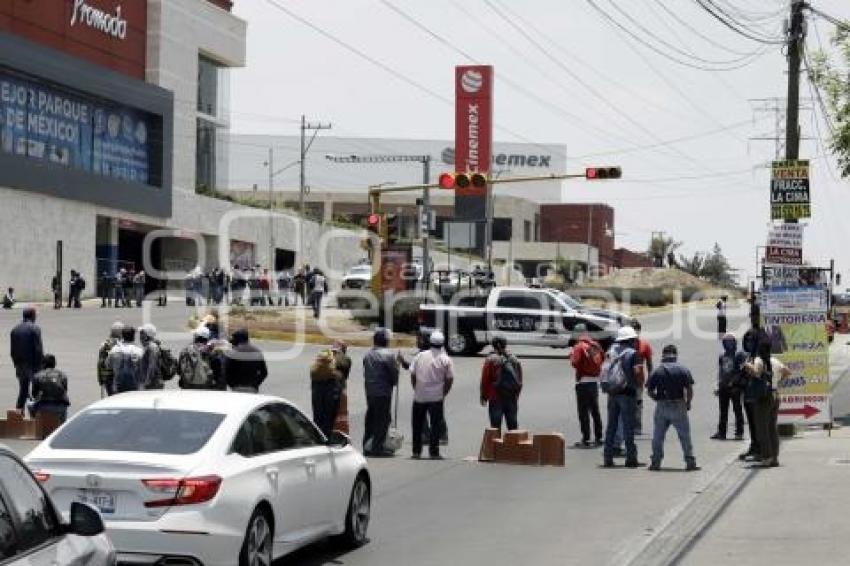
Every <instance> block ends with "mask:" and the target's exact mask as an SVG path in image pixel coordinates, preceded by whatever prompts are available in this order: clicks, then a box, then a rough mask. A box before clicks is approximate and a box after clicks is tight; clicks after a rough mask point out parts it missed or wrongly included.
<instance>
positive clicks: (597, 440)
mask: <svg viewBox="0 0 850 566" xmlns="http://www.w3.org/2000/svg"><path fill="white" fill-rule="evenodd" d="M604 444H605V441H604V440H599V439H598V438H597V439H596V440H594V441H593V445H594V446H603V445H604Z"/></svg>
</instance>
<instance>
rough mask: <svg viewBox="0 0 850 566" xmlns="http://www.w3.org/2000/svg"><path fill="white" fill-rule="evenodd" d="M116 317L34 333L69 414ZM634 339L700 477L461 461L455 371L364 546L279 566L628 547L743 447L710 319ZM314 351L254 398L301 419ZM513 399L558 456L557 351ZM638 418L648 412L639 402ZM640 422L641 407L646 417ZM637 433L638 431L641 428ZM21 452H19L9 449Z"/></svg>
mask: <svg viewBox="0 0 850 566" xmlns="http://www.w3.org/2000/svg"><path fill="white" fill-rule="evenodd" d="M189 313H190V310H189V309H186V308H183V307H169V308H168V309H164V310H163V309H154V310H153V311H151V314H152V316H153V322H154V324H156V325H157V326H158V327H159V328H160V330H161V331H169V332H171V333H173V335H169V336H168V337H167V340H166V341H167V342H168V343H169V344H171V345H172V346H173V347H174V348H175V349H176V348H178V347H179V346H180V345H182V343H185V341H187V340H188V334H186V320H187V318H188V315H189ZM19 315H20V313H19V312H14V311H13V312H2V313H0V335H2V336H7V335H8V330H9V329H10V328H11V326H12V325H13V324H14V322H16V321H17V318H18V317H19ZM743 315H744V313H743V311H741V312H734V313H732V317H731V320H730V322H731V323H732V324H733V327H734V325H736V324H739V323H740V324H743V321H744V316H743ZM116 317H123V318H124V319H125V320H126V321H128V322H131V323H139V322H141V319H142V310H141V309H139V310H131V311H122V310H109V311H108V312H104V311H103V310H101V309H98V308H84V309H82V310H81V311H68V310H64V309H63V310H62V311H59V312H55V311H52V310H45V311H43V312H42V313H41V319H40V322H41V325H42V328H43V333H44V340H45V347H46V349H47V350H48V351H50V352H53V353H55V354H56V355H57V357H58V359H59V362H60V366H61V367H62V368H63V369H65V370H66V371H68V373H69V374H70V376H71V396H72V401H73V407H72V409H73V410H78V409H79V408H81V407H83V406H85V404H87V403H89V402H91V401H93V400H94V399H96V398H97V397H98V396H99V394H98V388H97V384H96V380H95V377H94V371H93V368H94V365H95V358H96V352H97V348H98V346H99V344H100V341H101V340H102V339H103V337H104V336H105V335H106V333H107V330H108V327H109V324H110V323H111V322H112V321H113V320H114V319H115V318H116ZM643 324H644V334H645V336H647V338H649V339H650V341H651V343H652V344H653V347H654V348H655V350H656V352H657V353H658V352H660V350H661V346H662V345H663V344H665V343H667V342H671V341H672V342H675V343H677V344H678V345H679V348H680V352H681V359H682V360H683V361H684V362H685V363H686V364H687V365H689V366H690V367H691V369H692V371H693V373H694V377H695V379H696V380H697V387H696V391H697V399H696V402H695V405H694V409H693V411H692V427H693V436H694V443H695V447H696V454H697V459H698V462H699V464H700V465H702V466H703V471H701V472H697V473H680V469H681V468H682V467H683V462H682V459H681V452H680V450H679V448H678V444H677V442H676V440H675V435H674V436H673V437H668V442H667V445H666V452H667V454H668V458H667V459H666V460H665V465H666V466H667V467H668V470H667V471H666V473H658V474H653V473H650V472H647V471H646V470H645V469H638V470H627V469H624V468H620V469H614V470H607V469H601V468H599V465H600V464H601V453H600V451H598V450H574V449H570V450H568V453H567V466H566V468H529V467H519V466H507V465H487V464H479V463H477V462H474V461H469V460H468V457H471V456H474V455H475V454H477V451H478V445H479V442H480V437H481V432H482V430H483V428H484V426H486V411H485V409H483V408H481V407H480V406H479V405H478V379H479V375H480V373H479V372H480V366H481V362H482V358H481V357H478V358H459V359H457V360H456V374H457V380H456V385H455V388H454V389H453V391H452V393H451V395H450V397H449V399H448V401H447V421H448V425H449V429H450V437H451V442H450V445H449V446H448V447H447V451H446V454H447V456H448V457H449V458H448V459H447V460H445V461H442V462H431V461H412V460H409V459H408V458H407V453H408V452H409V447H407V446H406V447H405V451H404V454H403V455H402V456H399V457H396V458H394V459H389V460H374V461H372V462H371V466H372V473H373V475H374V483H375V498H374V514H373V522H372V527H371V531H370V532H371V538H372V540H371V543H370V544H368V545H366V546H365V547H363V548H361V549H359V550H356V551H354V552H350V553H346V554H342V555H339V554H336V553H334V552H333V551H332V550H330V549H329V548H327V547H326V546H324V545H318V546H314V547H311V548H308V549H305V550H303V551H301V552H299V553H298V554H297V555H296V556H294V557H293V558H292V559H291V560H290V561H288V562H287V563H291V564H317V565H318V564H331V563H333V564H345V565H361V564H363V565H365V564H392V563H397V562H399V561H400V560H401V559H402V557H403V560H404V562H405V563H406V564H409V565H431V564H435V565H436V564H447V563H465V564H470V565H471V564H482V565H487V566H490V565H492V564H504V563H508V562H512V561H523V562H525V563H527V564H535V565H545V564H558V565H561V564H574V563H582V564H607V563H612V562H614V563H615V562H616V561H617V556H618V555H619V553H622V552H626V551H628V549H629V548H630V547H632V546H633V545H636V544H639V543H640V542H641V540H643V539H644V538H645V537H646V536H647V535H648V534H649V533H651V532H652V529H653V528H654V527H655V526H656V525H657V523H658V522H659V521H660V520H661V519H662V517H663V515H664V513H665V512H666V511H668V510H669V509H671V508H673V507H674V506H675V505H676V503H677V502H679V501H681V500H682V499H683V498H685V497H686V496H687V495H688V494H689V493H690V492H691V491H692V490H693V489H694V486H695V485H697V484H698V483H699V482H700V480H701V479H702V478H704V477H705V475H707V474H711V473H712V472H713V471H714V470H715V469H716V467H717V466H718V465H719V464H720V462H721V461H722V460H723V459H724V458H725V457H727V456H728V455H729V454H730V453H731V452H732V451H735V450H741V449H743V448H744V445H743V443H736V442H733V441H728V442H716V441H710V440H709V439H708V437H709V436H710V435H711V434H712V433H713V432H714V427H715V422H716V421H715V419H716V401H715V397H714V396H713V395H712V390H713V383H714V376H715V371H716V370H715V364H716V361H715V360H716V354H717V351H718V345H717V341H716V336H715V334H714V325H715V321H714V315H713V312H712V311H711V310H706V309H692V310H689V311H687V312H686V313H665V314H657V315H651V316H647V317H645V318H644V319H643ZM260 345H261V347H263V348H264V349H266V350H267V351H275V352H276V353H277V354H279V355H281V356H285V357H290V356H287V355H286V353H287V352H288V353H289V354H292V353H293V350H292V348H293V347H292V346H291V345H283V344H274V345H273V344H264V343H260ZM317 349H318V347H317V346H304V347H303V349H302V350H301V351H300V355H298V356H296V357H294V358H292V359H288V360H285V361H283V360H281V361H275V362H272V363H271V364H270V371H271V375H270V377H269V379H268V381H267V382H266V385H265V386H264V389H265V391H266V392H269V393H272V394H277V395H281V396H284V397H286V398H288V399H290V400H292V401H293V402H295V403H296V404H298V405H300V406H301V407H302V408H306V409H309V401H308V392H309V391H308V381H307V367H308V365H309V363H310V362H311V360H312V357H313V355H314V353H315V352H316V351H317ZM518 353H519V354H521V357H522V359H523V364H524V366H525V375H526V386H525V389H524V391H523V397H522V399H521V401H520V423H521V425H522V426H523V427H525V428H528V429H530V430H532V431H538V432H541V431H560V432H563V433H564V435H565V436H566V438H567V440H568V443H569V444H571V443H572V441H574V440H576V439H577V438H578V424H577V419H576V417H575V398H574V394H573V392H572V383H573V376H572V371H571V370H570V369H569V364H568V362H567V360H566V352H564V351H561V350H543V349H531V348H529V349H520V350H518ZM362 354H363V350H362V349H353V351H352V357H353V358H354V370H353V372H352V376H351V380H350V387H349V395H350V405H351V407H352V414H351V419H352V436H353V438H354V440H355V442H356V443H359V439H360V438H361V435H362V421H363V413H364V410H365V403H364V399H363V394H362V387H361V386H360V384H361V383H362V369H361V364H360V359H361V358H362ZM0 376H2V377H0V399H1V400H2V401H3V402H5V403H6V404H7V405H11V403H12V400H13V399H14V395H13V392H14V390H15V388H14V379H13V377H12V376H13V373H12V368H11V365H10V363H9V360H8V357H6V356H4V357H3V358H2V359H0ZM407 383H408V382H407V380H406V379H404V380H403V382H402V388H401V391H402V395H401V398H402V402H401V407H400V411H399V419H400V423H401V429H402V430H403V431H405V432H406V433H407V434H408V436H409V424H408V423H409V418H410V411H409V404H410V399H411V393H410V388H409V386H407ZM648 404H649V405H651V402H649V401H648ZM644 419H645V422H647V423H649V422H651V406H649V407H647V408H645V413H644ZM646 428H647V429H649V428H650V427H648V426H647V427H646ZM14 446H15V447H16V449H18V450H19V451H21V452H25V451H26V450H27V449H28V446H26V445H22V444H15V445H14ZM638 449H639V454H640V459H641V461H647V460H648V457H649V437H648V436H644V437H642V438H640V439H639V441H638Z"/></svg>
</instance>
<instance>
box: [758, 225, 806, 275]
mask: <svg viewBox="0 0 850 566" xmlns="http://www.w3.org/2000/svg"><path fill="white" fill-rule="evenodd" d="M764 260H765V263H766V264H770V265H802V264H803V225H802V224H779V225H776V226H771V227H770V230H769V231H768V233H767V245H766V246H765V256H764Z"/></svg>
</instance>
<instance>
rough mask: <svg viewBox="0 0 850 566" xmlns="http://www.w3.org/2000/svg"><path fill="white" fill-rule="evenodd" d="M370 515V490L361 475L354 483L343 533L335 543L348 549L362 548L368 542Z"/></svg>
mask: <svg viewBox="0 0 850 566" xmlns="http://www.w3.org/2000/svg"><path fill="white" fill-rule="evenodd" d="M371 514H372V490H371V488H370V487H369V482H368V481H367V480H366V478H365V477H364V476H362V475H360V476H358V477H357V479H356V480H355V481H354V487H353V488H352V489H351V499H350V500H349V502H348V512H347V513H346V515H345V532H344V533H343V534H342V535H341V536H340V537H338V539H337V542H339V543H341V544H342V545H343V546H346V547H348V548H356V547H358V546H363V545H364V544H366V543H367V542H368V540H369V539H368V538H367V536H366V535H367V533H368V531H369V519H370V518H371Z"/></svg>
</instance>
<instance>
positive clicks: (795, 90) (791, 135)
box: [785, 0, 806, 161]
mask: <svg viewBox="0 0 850 566" xmlns="http://www.w3.org/2000/svg"><path fill="white" fill-rule="evenodd" d="M805 5H806V3H805V2H804V1H803V0H793V2H791V19H790V25H789V29H788V100H787V105H788V106H787V110H786V112H785V120H786V122H785V159H787V160H789V161H790V160H796V159H799V157H800V59H801V57H800V55H801V53H802V50H803V41H804V39H805V25H804V16H803V8H804V7H805Z"/></svg>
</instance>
